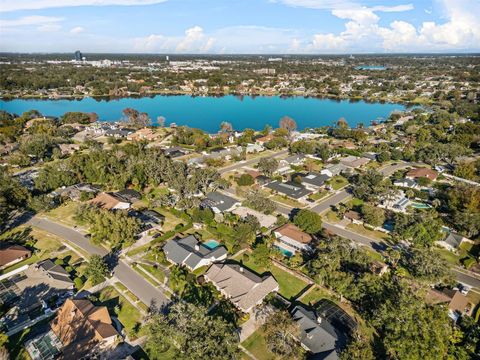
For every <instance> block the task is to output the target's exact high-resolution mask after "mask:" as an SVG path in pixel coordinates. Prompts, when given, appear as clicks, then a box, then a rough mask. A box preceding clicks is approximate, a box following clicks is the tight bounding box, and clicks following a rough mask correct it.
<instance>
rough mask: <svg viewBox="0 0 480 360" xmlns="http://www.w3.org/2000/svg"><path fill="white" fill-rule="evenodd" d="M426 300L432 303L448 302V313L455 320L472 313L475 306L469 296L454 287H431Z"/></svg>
mask: <svg viewBox="0 0 480 360" xmlns="http://www.w3.org/2000/svg"><path fill="white" fill-rule="evenodd" d="M426 301H427V302H428V303H430V304H446V305H447V306H448V315H449V316H450V317H451V318H452V319H453V320H455V321H457V320H458V318H459V317H460V316H461V315H471V313H472V310H473V306H472V304H471V303H470V302H469V301H468V298H467V297H466V296H465V295H463V294H462V293H461V292H460V291H459V290H454V289H443V290H441V291H440V290H437V289H430V290H429V291H428V293H427V295H426Z"/></svg>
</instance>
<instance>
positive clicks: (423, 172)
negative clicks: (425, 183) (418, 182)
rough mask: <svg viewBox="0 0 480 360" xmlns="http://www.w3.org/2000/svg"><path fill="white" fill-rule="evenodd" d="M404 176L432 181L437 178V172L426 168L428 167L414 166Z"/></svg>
mask: <svg viewBox="0 0 480 360" xmlns="http://www.w3.org/2000/svg"><path fill="white" fill-rule="evenodd" d="M405 177H406V178H407V179H418V178H426V179H429V180H432V181H434V180H436V179H437V177H438V173H437V172H436V171H435V170H432V169H428V168H415V169H412V170H410V171H409V172H407V174H406V175H405Z"/></svg>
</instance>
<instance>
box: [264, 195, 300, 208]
mask: <svg viewBox="0 0 480 360" xmlns="http://www.w3.org/2000/svg"><path fill="white" fill-rule="evenodd" d="M271 199H272V200H273V201H277V202H279V203H282V204H285V205H288V206H292V207H296V208H303V207H305V205H304V204H302V203H300V202H298V201H297V200H294V199H290V198H288V197H286V196H281V195H273V196H272V197H271Z"/></svg>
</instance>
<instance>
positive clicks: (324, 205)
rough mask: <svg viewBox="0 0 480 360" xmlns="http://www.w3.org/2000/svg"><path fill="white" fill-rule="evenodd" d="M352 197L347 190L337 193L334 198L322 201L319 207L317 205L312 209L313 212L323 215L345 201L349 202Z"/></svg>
mask: <svg viewBox="0 0 480 360" xmlns="http://www.w3.org/2000/svg"><path fill="white" fill-rule="evenodd" d="M350 197H351V195H350V194H349V193H348V192H347V190H346V189H344V190H342V191H340V192H338V193H336V194H335V195H333V196H330V197H329V198H327V199H325V200H324V201H321V202H320V203H319V204H318V205H315V206H314V207H312V208H311V210H312V211H315V212H316V213H319V214H321V213H323V212H325V211H327V210H329V209H330V207H331V206H333V205H337V204H339V203H341V202H343V201H345V200H348V199H349V198H350Z"/></svg>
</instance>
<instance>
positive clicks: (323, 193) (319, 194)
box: [308, 191, 329, 201]
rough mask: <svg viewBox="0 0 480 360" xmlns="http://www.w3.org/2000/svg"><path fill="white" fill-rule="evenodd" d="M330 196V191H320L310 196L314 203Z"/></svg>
mask: <svg viewBox="0 0 480 360" xmlns="http://www.w3.org/2000/svg"><path fill="white" fill-rule="evenodd" d="M328 194H329V192H328V191H319V192H316V193H313V194H310V195H309V196H308V198H309V199H311V200H313V201H317V200H320V199H323V198H324V197H325V196H327V195H328Z"/></svg>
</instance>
